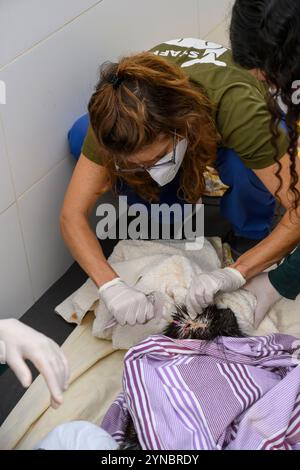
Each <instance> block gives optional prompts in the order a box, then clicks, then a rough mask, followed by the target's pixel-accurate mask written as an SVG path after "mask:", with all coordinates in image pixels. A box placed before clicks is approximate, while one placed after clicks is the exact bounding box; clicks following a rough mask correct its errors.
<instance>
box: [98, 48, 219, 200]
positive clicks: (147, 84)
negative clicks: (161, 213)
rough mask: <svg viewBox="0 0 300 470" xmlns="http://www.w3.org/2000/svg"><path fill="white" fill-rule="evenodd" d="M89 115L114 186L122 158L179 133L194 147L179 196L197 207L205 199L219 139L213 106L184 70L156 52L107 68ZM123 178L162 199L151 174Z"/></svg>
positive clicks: (189, 151)
mask: <svg viewBox="0 0 300 470" xmlns="http://www.w3.org/2000/svg"><path fill="white" fill-rule="evenodd" d="M89 114H90V121H91V125H92V128H93V131H94V134H95V136H96V139H97V141H98V144H99V146H100V148H99V150H100V152H102V155H103V162H104V163H103V164H104V166H105V167H106V168H107V169H108V171H109V176H110V183H111V185H112V186H116V179H117V177H118V176H120V175H118V172H116V170H115V166H114V162H115V160H116V159H118V158H119V157H123V158H124V157H125V159H126V156H130V155H131V154H133V153H135V152H138V151H140V150H141V149H143V148H145V147H147V146H148V145H151V144H153V143H154V142H155V141H156V139H157V138H158V136H160V135H165V136H172V134H173V132H174V129H176V131H177V134H178V135H182V136H183V137H186V138H187V139H188V142H189V145H188V149H187V153H186V156H185V158H184V161H183V164H182V168H183V171H182V173H181V177H180V188H179V194H178V195H179V197H181V198H182V199H184V200H186V201H187V202H191V203H195V202H197V201H198V200H199V198H200V197H201V196H202V195H203V192H204V189H205V180H204V172H205V170H206V167H207V165H209V164H211V163H212V162H213V161H214V160H215V157H216V151H217V138H218V135H217V131H216V128H215V123H214V120H213V117H212V105H211V103H210V102H209V100H208V98H207V97H206V95H205V93H204V92H203V90H202V89H201V88H200V87H199V86H197V85H196V84H193V83H191V82H190V81H189V79H188V77H187V76H186V74H185V73H184V72H183V71H182V69H181V68H180V67H178V65H176V64H172V63H171V62H170V61H168V60H166V59H165V58H162V57H158V56H156V55H155V54H153V53H150V52H141V53H139V54H134V55H131V56H127V57H123V58H121V59H120V61H119V62H118V63H105V64H103V65H102V67H101V70H100V80H99V82H98V84H97V86H96V90H95V92H94V93H93V95H92V97H91V99H90V102H89ZM125 161H126V160H125ZM121 177H122V178H123V179H124V180H125V181H126V182H127V183H128V184H129V185H130V186H131V187H133V188H134V189H135V191H136V192H137V194H139V195H141V196H142V197H143V198H144V199H147V200H148V201H150V202H152V201H154V200H158V191H159V188H158V186H157V185H156V183H155V182H154V181H153V180H152V178H151V176H150V175H148V173H147V172H144V173H142V174H138V173H134V174H130V175H128V174H126V175H125V174H122V175H121Z"/></svg>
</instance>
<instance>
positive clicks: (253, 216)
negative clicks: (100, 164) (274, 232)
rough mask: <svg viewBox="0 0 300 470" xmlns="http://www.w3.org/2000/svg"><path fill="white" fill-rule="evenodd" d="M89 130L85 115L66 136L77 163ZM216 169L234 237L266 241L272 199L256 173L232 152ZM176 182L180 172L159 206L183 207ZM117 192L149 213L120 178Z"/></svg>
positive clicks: (164, 189)
mask: <svg viewBox="0 0 300 470" xmlns="http://www.w3.org/2000/svg"><path fill="white" fill-rule="evenodd" d="M88 126H89V117H88V115H84V116H82V117H81V118H80V119H78V120H77V121H76V122H75V123H74V125H73V126H72V128H71V129H70V131H69V133H68V140H69V145H70V151H71V153H72V154H73V155H74V157H75V158H76V159H78V158H79V156H80V153H81V148H82V145H83V141H84V138H85V136H86V133H87V129H88ZM216 166H217V169H218V171H219V174H220V178H221V180H222V181H223V183H224V184H226V185H227V186H229V187H230V188H229V189H228V191H227V192H226V194H225V195H224V196H223V197H222V199H221V204H220V209H221V213H222V215H223V216H224V217H225V218H226V219H227V220H228V221H229V222H230V223H231V225H232V227H233V230H234V232H235V234H236V235H238V236H242V237H246V238H251V239H253V240H261V239H263V238H265V237H266V236H267V235H268V234H269V233H270V227H271V224H272V220H273V217H274V211H275V198H274V197H273V196H272V194H271V193H270V192H269V191H268V190H267V188H266V187H265V186H264V184H263V183H262V182H261V181H260V179H259V178H258V177H257V176H256V175H255V173H254V172H253V171H252V170H250V169H249V168H247V167H246V166H245V165H244V163H243V162H242V160H241V159H240V158H239V156H238V155H237V153H236V152H235V151H234V150H231V149H227V148H221V149H219V151H218V156H217V161H216ZM179 180H180V171H179V172H178V174H177V175H176V177H175V179H174V180H173V181H171V183H169V184H167V185H166V186H163V187H162V188H161V193H160V201H159V203H160V204H163V203H165V204H168V205H172V204H174V203H179V204H184V201H182V200H180V199H178V198H177V195H176V193H177V189H178V187H179ZM117 188H118V191H119V194H122V195H126V196H127V201H128V204H129V205H132V204H135V203H141V204H144V205H146V207H147V209H148V211H149V210H150V206H151V204H150V203H148V202H146V201H144V199H142V198H141V197H139V196H138V195H137V194H135V192H134V191H133V189H132V188H130V187H129V186H128V185H127V184H126V183H125V181H123V180H122V179H120V178H119V180H118V184H117Z"/></svg>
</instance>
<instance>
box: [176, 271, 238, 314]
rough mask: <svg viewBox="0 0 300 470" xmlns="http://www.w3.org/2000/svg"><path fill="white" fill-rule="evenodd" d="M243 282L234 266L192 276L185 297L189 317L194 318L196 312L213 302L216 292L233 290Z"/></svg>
mask: <svg viewBox="0 0 300 470" xmlns="http://www.w3.org/2000/svg"><path fill="white" fill-rule="evenodd" d="M244 284H246V280H245V278H244V277H243V276H242V274H241V273H240V272H239V271H238V270H237V269H234V268H224V269H217V270H216V271H212V272H211V273H203V274H198V275H197V276H194V277H193V280H192V283H191V285H190V287H189V290H188V292H187V295H186V298H185V305H186V307H187V311H188V312H189V315H190V317H191V318H192V319H195V318H196V317H197V314H200V313H201V312H202V311H203V310H204V309H205V308H206V307H208V306H209V305H211V304H213V303H214V297H215V295H216V294H217V293H219V292H233V291H235V290H238V289H240V288H241V287H242V286H243V285H244Z"/></svg>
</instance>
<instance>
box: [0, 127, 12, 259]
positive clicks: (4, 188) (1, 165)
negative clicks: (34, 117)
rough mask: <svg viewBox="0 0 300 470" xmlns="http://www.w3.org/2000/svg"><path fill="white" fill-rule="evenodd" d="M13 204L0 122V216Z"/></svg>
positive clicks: (10, 180)
mask: <svg viewBox="0 0 300 470" xmlns="http://www.w3.org/2000/svg"><path fill="white" fill-rule="evenodd" d="M13 202H14V191H13V185H12V179H11V174H10V170H9V166H8V159H7V155H6V149H5V143H4V138H3V132H2V125H1V122H0V214H1V212H3V211H4V210H5V209H7V207H8V206H10V205H11V204H12V203H13ZM0 262H1V261H0Z"/></svg>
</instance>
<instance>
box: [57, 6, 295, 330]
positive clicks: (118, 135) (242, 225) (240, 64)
mask: <svg viewBox="0 0 300 470" xmlns="http://www.w3.org/2000/svg"><path fill="white" fill-rule="evenodd" d="M271 6H272V8H273V10H274V11H273V12H272V10H270V8H271ZM299 33H300V2H295V1H293V0H290V1H288V0H285V1H284V0H277V1H266V0H265V1H263V0H249V1H247V0H241V1H237V2H236V4H235V6H234V10H233V20H232V25H231V40H232V47H233V54H232V52H231V51H230V50H228V49H226V48H224V47H222V46H219V45H216V44H214V43H209V42H206V41H202V40H200V39H195V38H182V39H176V40H171V41H166V42H165V43H162V44H160V45H158V46H156V47H154V48H152V49H151V50H150V51H149V52H144V53H140V54H135V55H132V56H129V57H123V58H122V59H121V60H120V61H119V62H118V63H115V64H108V65H106V66H104V67H103V68H102V72H101V75H100V80H99V83H98V85H97V87H96V90H95V92H94V93H93V95H92V97H91V100H90V103H89V122H90V127H89V129H88V132H87V136H86V138H85V141H84V144H83V147H82V154H81V156H80V158H79V161H78V164H77V166H76V169H75V172H74V175H73V177H72V180H71V183H70V186H69V188H68V191H67V194H66V198H65V202H64V206H63V209H62V213H61V229H62V233H63V236H64V238H65V241H66V243H67V244H68V246H69V248H70V249H71V251H72V253H73V255H74V257H75V258H76V259H77V261H78V262H79V263H80V264H81V266H82V267H83V269H84V270H85V271H86V272H87V273H88V275H89V276H90V277H91V278H92V279H93V280H94V282H95V283H96V284H97V285H98V286H99V288H100V296H101V297H102V299H103V300H104V302H105V303H106V304H107V305H113V304H114V299H115V297H116V296H118V297H119V299H121V301H120V302H118V303H117V304H118V307H117V310H118V311H117V312H114V314H115V315H117V316H118V318H119V319H120V318H123V321H124V322H126V321H127V320H126V318H130V321H131V322H133V321H140V322H143V321H145V317H144V316H143V315H141V314H138V313H137V314H136V315H135V313H136V312H140V311H141V310H140V309H139V306H140V305H141V304H143V308H146V307H147V312H148V316H147V318H150V317H151V316H152V315H154V313H155V306H153V308H152V306H149V302H150V300H149V299H147V298H145V297H144V296H142V295H141V294H140V292H137V291H135V290H134V289H132V288H130V287H128V286H127V285H126V284H125V283H123V282H122V280H121V279H119V278H118V276H117V274H116V273H115V272H114V271H113V270H112V268H111V267H110V266H109V264H108V263H107V261H106V259H105V257H104V255H103V253H102V250H101V247H100V246H99V243H98V241H97V239H96V236H95V234H94V233H93V232H92V230H91V228H90V227H89V224H88V214H89V213H90V211H91V208H92V207H93V205H94V204H95V202H96V199H97V197H98V196H99V195H100V194H102V193H104V192H105V191H106V190H107V189H109V188H111V187H115V188H116V189H117V191H118V193H119V194H126V195H127V196H128V202H129V204H131V203H133V202H142V203H145V204H151V202H157V201H159V202H161V203H162V202H167V203H168V204H172V203H174V202H182V201H183V202H189V203H195V202H197V201H198V200H199V198H200V197H201V196H202V194H203V191H204V186H205V182H204V177H203V173H204V171H205V169H206V167H207V165H208V164H212V163H213V162H214V160H215V164H216V167H217V169H218V172H219V174H220V177H221V180H222V181H223V182H224V184H226V185H228V186H229V190H228V191H227V192H226V193H225V195H224V196H223V198H222V202H221V210H222V212H223V214H224V215H225V217H226V218H227V219H228V220H229V221H230V222H231V224H232V226H233V228H234V230H235V234H236V235H237V236H240V237H244V238H249V239H253V240H254V241H255V243H254V245H255V246H254V247H253V248H252V249H250V250H249V251H247V252H245V253H244V254H242V255H241V256H240V257H239V258H238V259H237V261H236V262H235V263H234V264H233V265H232V266H231V267H229V268H225V269H223V270H219V271H217V272H214V273H210V274H207V275H205V278H204V279H205V282H201V279H200V278H199V277H198V278H196V279H194V282H193V283H192V286H191V288H190V291H189V293H188V296H187V299H186V302H187V305H189V306H190V307H191V314H192V313H193V309H194V310H198V311H199V310H201V309H202V308H204V307H205V305H207V303H211V302H212V301H213V298H214V295H215V293H216V292H217V291H232V290H235V289H238V288H239V287H241V286H243V285H244V284H245V283H246V281H249V280H250V279H252V278H253V277H255V276H257V275H258V274H260V273H262V272H263V271H264V270H265V269H267V268H269V267H270V266H272V265H273V264H274V263H276V262H279V261H280V260H282V259H283V258H284V257H285V256H286V255H288V254H289V253H291V252H292V251H293V250H294V249H295V247H296V246H297V245H298V244H299V241H300V209H299V201H300V193H299V190H300V183H299V174H300V161H299V160H298V158H297V136H298V133H297V121H298V119H299V115H300V107H299V106H297V105H294V104H293V103H292V101H291V93H292V84H293V81H294V80H296V79H298V78H299V77H300V60H298V58H299V59H300V52H299V48H300V34H299ZM277 35H278V37H277ZM287 43H288V44H290V45H292V46H293V48H292V49H291V50H290V51H289V52H288V53H287V49H288V48H287ZM282 49H283V50H282ZM243 54H244V55H243ZM289 54H290V55H291V57H287V56H288V55H289ZM295 54H296V56H295ZM297 54H298V55H297ZM286 64H287V65H286ZM270 86H272V89H273V91H272V93H271V92H270ZM293 91H294V90H293ZM279 92H280V94H281V99H282V101H283V103H284V104H285V105H286V108H287V114H286V116H285V125H282V123H281V120H282V118H283V117H284V116H283V113H282V112H281V111H280V108H279V106H278V105H277V99H276V97H277V96H276V95H277V94H278V93H279ZM84 119H85V125H86V124H87V120H86V118H83V120H84ZM80 124H82V121H80V123H79V124H76V125H75V127H74V128H73V129H72V131H71V133H70V140H71V142H72V141H74V140H76V139H77V140H79V141H82V138H81V139H80V138H78V127H77V125H80ZM286 127H287V129H288V131H286V129H285V128H286ZM85 131H86V129H85ZM83 134H84V135H85V133H83ZM216 146H218V152H217V158H215V151H216ZM176 154H177V155H176ZM275 197H277V198H278V199H279V200H280V201H281V204H282V205H283V206H284V207H285V209H286V213H285V215H284V217H283V218H282V220H281V221H280V223H279V224H278V225H277V227H276V228H275V229H274V230H273V231H272V232H271V233H270V225H271V221H272V219H273V214H274V207H275ZM297 272H298V271H297ZM143 308H142V310H143ZM194 313H195V312H194ZM134 317H135V318H134Z"/></svg>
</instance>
